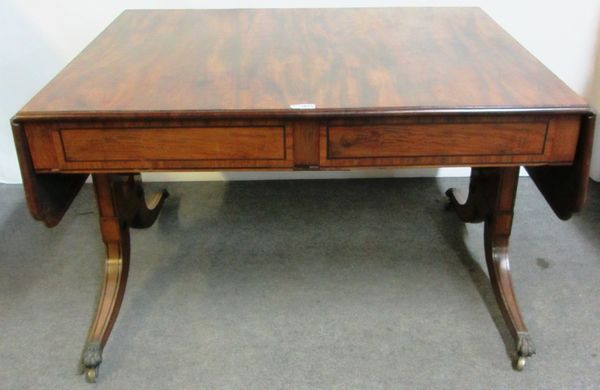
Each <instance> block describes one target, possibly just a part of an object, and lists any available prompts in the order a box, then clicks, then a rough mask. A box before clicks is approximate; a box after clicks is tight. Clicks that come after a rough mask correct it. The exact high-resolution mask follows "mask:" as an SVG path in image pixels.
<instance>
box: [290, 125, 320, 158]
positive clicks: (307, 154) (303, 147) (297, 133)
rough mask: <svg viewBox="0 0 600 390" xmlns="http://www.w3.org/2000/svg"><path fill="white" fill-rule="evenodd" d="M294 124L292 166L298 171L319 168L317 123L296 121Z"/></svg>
mask: <svg viewBox="0 0 600 390" xmlns="http://www.w3.org/2000/svg"><path fill="white" fill-rule="evenodd" d="M293 123H294V166H295V167H296V168H298V169H315V168H318V167H319V122H318V121H311V120H308V121H306V120H297V121H295V122H293Z"/></svg>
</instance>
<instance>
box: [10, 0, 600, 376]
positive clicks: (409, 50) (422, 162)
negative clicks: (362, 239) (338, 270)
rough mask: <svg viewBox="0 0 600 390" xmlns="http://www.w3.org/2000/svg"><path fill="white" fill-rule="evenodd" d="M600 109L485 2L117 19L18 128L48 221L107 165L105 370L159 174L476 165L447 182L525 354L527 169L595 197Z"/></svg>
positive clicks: (26, 179) (97, 323)
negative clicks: (521, 253) (517, 277)
mask: <svg viewBox="0 0 600 390" xmlns="http://www.w3.org/2000/svg"><path fill="white" fill-rule="evenodd" d="M298 104H305V106H301V107H302V108H304V109H297V107H296V108H294V107H293V106H295V105H298ZM311 104H312V105H314V108H310V105H311ZM594 119H595V117H594V114H593V113H592V112H591V111H590V108H589V107H588V105H587V103H586V102H585V101H584V99H582V98H581V97H579V96H577V94H575V93H574V92H572V91H571V90H570V89H569V88H568V87H567V86H566V85H565V84H564V83H563V82H562V81H560V80H559V79H558V78H557V77H556V76H554V75H553V74H552V73H551V72H550V71H549V70H548V69H547V68H546V67H544V66H543V65H542V64H541V63H540V62H539V61H538V60H537V59H535V58H534V57H533V56H532V55H531V54H529V53H528V52H527V51H526V50H525V49H524V48H523V47H521V46H520V45H519V44H518V43H517V42H516V41H515V40H514V39H512V38H511V37H510V36H509V35H508V34H507V33H506V32H505V31H504V30H502V29H501V28H500V27H499V26H498V25H497V24H496V23H494V22H493V21H492V19H490V18H489V17H488V16H487V15H485V13H483V12H482V11H481V10H480V9H478V8H390V9H378V8H361V9H288V10H273V9H271V10H210V11H208V10H207V11H199V10H154V11H147V10H146V11H126V12H124V13H123V14H122V15H121V16H119V17H118V18H117V19H116V20H115V21H114V22H113V23H112V24H111V25H110V26H109V27H108V28H107V29H106V30H105V31H104V32H103V33H102V34H101V35H100V36H99V37H98V38H96V40H94V41H93V42H92V43H91V44H90V45H89V46H88V47H87V48H86V49H85V50H84V51H83V52H82V53H81V54H80V55H78V56H77V57H76V58H75V59H74V60H73V61H72V62H71V63H70V64H69V65H67V66H66V67H65V69H64V70H63V71H61V72H60V73H59V74H58V75H57V76H56V78H54V79H53V80H52V81H51V82H50V83H49V84H48V85H47V86H46V87H45V88H43V89H42V90H41V91H40V92H39V93H38V94H37V95H36V96H35V97H34V98H33V99H32V100H31V101H30V102H29V103H27V104H26V105H25V107H23V109H21V110H20V111H19V112H18V113H17V114H16V115H15V117H14V118H13V121H12V126H13V134H14V139H15V145H16V148H17V152H18V157H19V163H20V166H21V173H22V176H23V184H24V189H25V193H26V197H27V203H28V206H29V209H30V211H31V213H32V215H33V216H34V217H35V218H36V219H39V220H41V221H43V222H44V223H46V225H48V226H54V225H56V224H57V223H58V222H59V221H60V220H61V218H62V216H63V215H64V213H65V212H66V210H67V209H68V207H69V205H70V203H71V201H72V199H73V198H74V196H75V195H76V194H77V192H78V191H79V189H80V188H81V186H82V185H83V183H84V181H85V180H86V178H87V177H88V176H89V175H90V174H92V175H93V180H94V188H95V190H96V197H97V203H98V209H99V213H100V227H101V229H100V231H101V234H102V239H103V241H104V243H105V244H106V249H107V257H106V263H105V269H106V271H105V278H104V281H103V288H102V292H101V294H100V301H99V303H98V308H97V311H96V316H95V319H94V322H93V323H92V326H91V328H90V332H89V336H88V342H87V344H86V347H85V349H84V353H83V357H82V364H83V366H84V368H85V372H86V377H87V378H88V379H89V380H95V377H96V374H97V369H98V366H99V364H100V362H101V361H102V349H103V347H104V345H105V343H106V342H107V340H108V337H109V335H110V332H111V329H112V327H113V325H114V324H115V321H116V318H117V315H118V311H119V306H120V303H121V300H122V299H123V294H124V291H125V285H126V282H127V270H128V266H129V250H130V248H129V228H144V227H149V226H150V225H152V223H153V222H154V220H155V219H156V217H157V215H158V212H159V210H160V208H161V206H162V204H163V202H164V200H165V198H166V197H167V195H168V194H167V193H166V192H162V193H159V194H157V195H156V196H155V197H154V198H153V200H151V201H150V202H149V204H146V202H145V197H144V193H143V190H142V183H141V180H140V176H139V173H140V172H142V171H151V170H160V171H182V170H269V169H270V170H303V169H310V170H319V169H323V170H327V169H352V168H383V167H407V166H430V167H439V166H468V167H472V168H473V170H472V176H471V184H470V191H469V196H468V199H467V201H466V202H465V203H461V202H459V201H458V198H457V193H456V191H454V190H450V191H448V196H449V197H450V201H451V204H452V205H453V206H454V208H455V210H456V211H457V214H458V216H459V217H460V218H461V219H462V220H463V221H465V222H470V223H475V222H484V226H485V227H484V231H485V232H484V236H485V240H484V246H485V254H486V261H487V265H488V271H489V275H490V281H491V283H492V287H493V289H494V293H495V295H496V298H497V301H498V305H499V307H500V310H501V312H502V314H503V316H504V319H505V322H506V325H507V327H508V329H509V330H510V332H511V334H512V336H513V338H514V341H515V353H516V355H517V367H518V368H522V367H523V365H524V362H525V358H526V357H528V356H530V355H532V354H533V353H534V352H535V349H534V347H533V343H532V341H531V338H530V336H529V333H528V331H527V327H526V326H525V321H524V319H523V316H522V315H521V312H520V310H519V307H518V305H517V301H516V297H515V295H514V291H513V288H512V282H511V277H510V269H509V257H508V243H509V237H510V233H511V227H512V219H513V210H514V203H515V196H516V189H517V182H518V172H519V166H525V167H526V169H527V170H528V171H529V173H530V175H531V177H532V179H533V180H534V181H535V183H536V184H537V186H538V187H539V189H540V190H541V192H542V193H543V194H544V196H545V198H546V200H547V201H548V203H549V204H550V205H551V207H552V208H553V210H554V211H555V212H556V214H557V215H558V216H559V217H560V218H563V219H567V218H569V217H570V216H571V215H572V213H574V212H577V211H579V210H581V208H582V207H583V204H584V202H585V197H586V192H587V183H588V173H589V164H590V155H591V145H592V139H593V123H594ZM118 173H120V174H118Z"/></svg>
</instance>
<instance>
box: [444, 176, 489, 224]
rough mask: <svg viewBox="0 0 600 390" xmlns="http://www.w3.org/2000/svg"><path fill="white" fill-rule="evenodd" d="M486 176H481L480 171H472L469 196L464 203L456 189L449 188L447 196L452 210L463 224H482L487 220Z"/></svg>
mask: <svg viewBox="0 0 600 390" xmlns="http://www.w3.org/2000/svg"><path fill="white" fill-rule="evenodd" d="M484 181H485V175H482V174H481V171H480V169H478V168H473V169H472V170H471V182H470V183H469V195H468V197H467V200H465V201H463V196H462V195H461V193H460V191H459V190H458V189H456V188H449V189H448V190H447V191H446V196H447V197H448V199H449V201H450V205H449V206H450V208H451V209H453V210H454V211H456V215H458V218H460V220H461V221H463V222H482V221H483V220H484V218H485V207H483V206H484V205H483V203H484V202H485V199H484V196H485V194H484V193H483V188H484V185H483V184H484Z"/></svg>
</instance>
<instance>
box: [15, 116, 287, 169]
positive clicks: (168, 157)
mask: <svg viewBox="0 0 600 390" xmlns="http://www.w3.org/2000/svg"><path fill="white" fill-rule="evenodd" d="M26 134H27V138H28V142H29V146H30V150H31V154H32V159H33V162H34V166H35V168H36V169H37V170H39V171H71V172H78V171H81V172H89V171H97V170H102V171H132V170H195V169H209V170H213V169H270V168H273V169H278V168H292V167H293V135H292V134H291V130H290V131H288V129H287V126H286V125H284V124H281V125H256V126H253V125H251V126H235V125H234V126H182V127H179V126H155V127H145V126H139V125H135V124H134V125H132V126H131V127H103V128H101V127H93V128H91V127H90V128H85V127H82V126H79V127H78V126H75V125H71V124H69V125H65V126H61V125H57V126H51V125H50V126H48V125H46V126H44V125H35V126H30V127H29V128H28V129H27V130H26Z"/></svg>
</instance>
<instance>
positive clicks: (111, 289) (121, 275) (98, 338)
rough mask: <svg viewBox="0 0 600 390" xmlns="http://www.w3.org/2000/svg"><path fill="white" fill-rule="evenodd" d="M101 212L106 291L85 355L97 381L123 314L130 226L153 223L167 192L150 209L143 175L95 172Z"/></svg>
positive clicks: (90, 373) (86, 369) (88, 371)
mask: <svg viewBox="0 0 600 390" xmlns="http://www.w3.org/2000/svg"><path fill="white" fill-rule="evenodd" d="M92 177H93V181H94V188H95V192H96V200H97V202H98V210H99V213H100V232H101V234H102V240H103V241H104V244H105V245H106V261H105V269H104V281H103V284H102V292H101V293H100V300H99V302H98V307H97V309H96V315H95V317H94V321H93V323H92V325H91V327H90V331H89V334H88V339H87V342H86V345H85V348H84V350H83V354H82V363H83V366H84V374H85V377H86V380H87V381H88V382H94V381H95V380H96V376H97V375H98V367H99V365H100V363H101V362H102V350H103V348H104V345H105V344H106V341H107V340H108V337H109V336H110V332H111V330H112V327H113V325H114V323H115V321H116V319H117V315H118V314H119V309H120V307H121V302H122V301H123V295H124V293H125V286H126V284H127V274H128V271H129V254H130V248H129V228H130V227H140V228H141V227H149V226H151V225H152V223H153V222H154V220H156V217H157V216H158V213H159V211H160V208H161V207H162V204H163V202H164V200H165V198H166V197H167V196H168V193H167V192H166V191H163V192H162V193H160V194H159V195H158V196H157V197H155V198H154V199H155V200H154V201H153V203H154V208H152V209H149V208H148V206H147V205H146V202H145V199H144V192H143V189H142V186H141V180H140V179H139V175H108V174H96V175H93V176H92Z"/></svg>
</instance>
